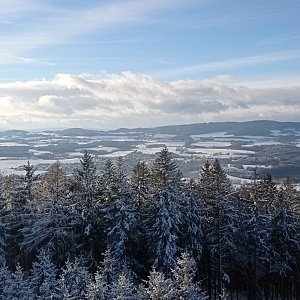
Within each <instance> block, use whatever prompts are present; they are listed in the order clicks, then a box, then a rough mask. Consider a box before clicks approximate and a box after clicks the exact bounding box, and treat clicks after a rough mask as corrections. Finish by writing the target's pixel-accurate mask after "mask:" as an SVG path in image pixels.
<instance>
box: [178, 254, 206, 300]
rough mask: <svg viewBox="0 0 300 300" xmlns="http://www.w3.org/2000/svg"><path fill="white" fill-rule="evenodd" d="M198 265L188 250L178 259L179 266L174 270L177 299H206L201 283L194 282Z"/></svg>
mask: <svg viewBox="0 0 300 300" xmlns="http://www.w3.org/2000/svg"><path fill="white" fill-rule="evenodd" d="M196 270H197V265H196V262H195V260H194V259H193V258H192V256H191V255H190V254H189V253H188V252H183V253H182V254H181V257H180V258H178V259H177V266H176V268H175V269H174V270H173V276H174V282H175V290H176V299H182V300H185V299H186V300H201V299H206V296H205V294H204V292H203V291H202V290H201V289H200V287H199V285H198V284H196V283H194V278H195V275H196Z"/></svg>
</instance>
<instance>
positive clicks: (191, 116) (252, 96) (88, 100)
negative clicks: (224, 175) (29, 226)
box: [0, 72, 300, 128]
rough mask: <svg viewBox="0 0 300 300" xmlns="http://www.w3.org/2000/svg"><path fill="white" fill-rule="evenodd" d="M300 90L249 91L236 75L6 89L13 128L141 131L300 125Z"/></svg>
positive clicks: (65, 79) (5, 121)
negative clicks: (226, 123) (215, 124)
mask: <svg viewBox="0 0 300 300" xmlns="http://www.w3.org/2000/svg"><path fill="white" fill-rule="evenodd" d="M299 98H300V85H299V84H298V85H294V86H283V87H276V88H274V87H263V86H260V87H259V88H255V87H253V84H252V86H249V87H246V86H243V85H242V84H239V83H238V82H237V81H236V80H234V79H233V78H231V77H230V76H221V77H217V78H213V79H207V80H197V81H183V80H180V81H173V82H162V81H158V80H156V79H154V78H153V77H151V76H148V75H145V74H136V73H131V72H124V73H122V74H119V75H118V74H112V75H110V76H107V77H105V78H100V79H97V78H95V79H92V78H91V77H90V76H89V77H85V76H79V75H71V74H58V75H57V76H56V77H55V78H53V79H52V80H40V81H27V82H15V83H1V84H0V123H1V124H2V126H5V127H7V128H12V127H13V128H39V127H57V126H61V127H70V126H79V127H97V128H116V127H124V126H125V127H138V126H157V125H163V124H179V123H193V122H206V121H221V120H249V119H276V120H294V121H296V120H297V121H300V119H299V116H300V103H299Z"/></svg>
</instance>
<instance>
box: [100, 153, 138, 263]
mask: <svg viewBox="0 0 300 300" xmlns="http://www.w3.org/2000/svg"><path fill="white" fill-rule="evenodd" d="M114 173H115V176H114V177H113V178H111V181H110V182H109V183H108V185H107V186H105V187H102V188H103V189H104V195H105V199H104V203H103V204H102V208H101V212H102V215H103V218H104V220H106V224H105V227H106V233H107V245H108V248H109V249H110V251H111V254H112V256H113V257H114V258H115V259H116V261H117V264H118V268H119V269H121V268H122V266H123V265H124V264H125V262H126V260H127V255H128V240H129V237H130V234H131V229H132V226H133V224H134V223H135V217H134V213H133V206H132V193H131V190H130V187H129V183H128V180H127V176H126V171H125V167H124V164H123V161H122V159H119V160H118V163H117V167H116V169H115V170H114ZM104 175H105V174H104ZM106 182H107V180H106Z"/></svg>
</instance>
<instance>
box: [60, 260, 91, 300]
mask: <svg viewBox="0 0 300 300" xmlns="http://www.w3.org/2000/svg"><path fill="white" fill-rule="evenodd" d="M91 281H92V276H91V274H90V273H89V272H88V270H87V268H86V267H85V265H84V260H83V259H79V258H75V260H74V262H70V261H69V260H68V261H67V262H66V265H65V268H64V269H63V271H62V274H61V275H60V278H59V280H58V289H57V290H58V296H59V299H63V300H71V299H72V300H75V299H76V300H82V299H84V295H85V294H86V292H87V288H88V286H89V285H90V283H91Z"/></svg>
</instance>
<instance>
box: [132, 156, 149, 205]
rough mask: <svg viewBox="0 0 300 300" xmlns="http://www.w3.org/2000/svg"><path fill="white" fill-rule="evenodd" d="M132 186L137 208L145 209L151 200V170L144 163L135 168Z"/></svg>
mask: <svg viewBox="0 0 300 300" xmlns="http://www.w3.org/2000/svg"><path fill="white" fill-rule="evenodd" d="M130 186H131V189H132V192H133V202H134V205H135V207H136V208H137V209H138V208H141V209H143V208H144V207H145V205H146V203H147V202H149V199H150V170H149V168H148V167H147V164H146V163H145V162H144V161H141V162H138V163H137V165H136V166H135V167H134V168H133V170H132V176H131V180H130Z"/></svg>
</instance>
